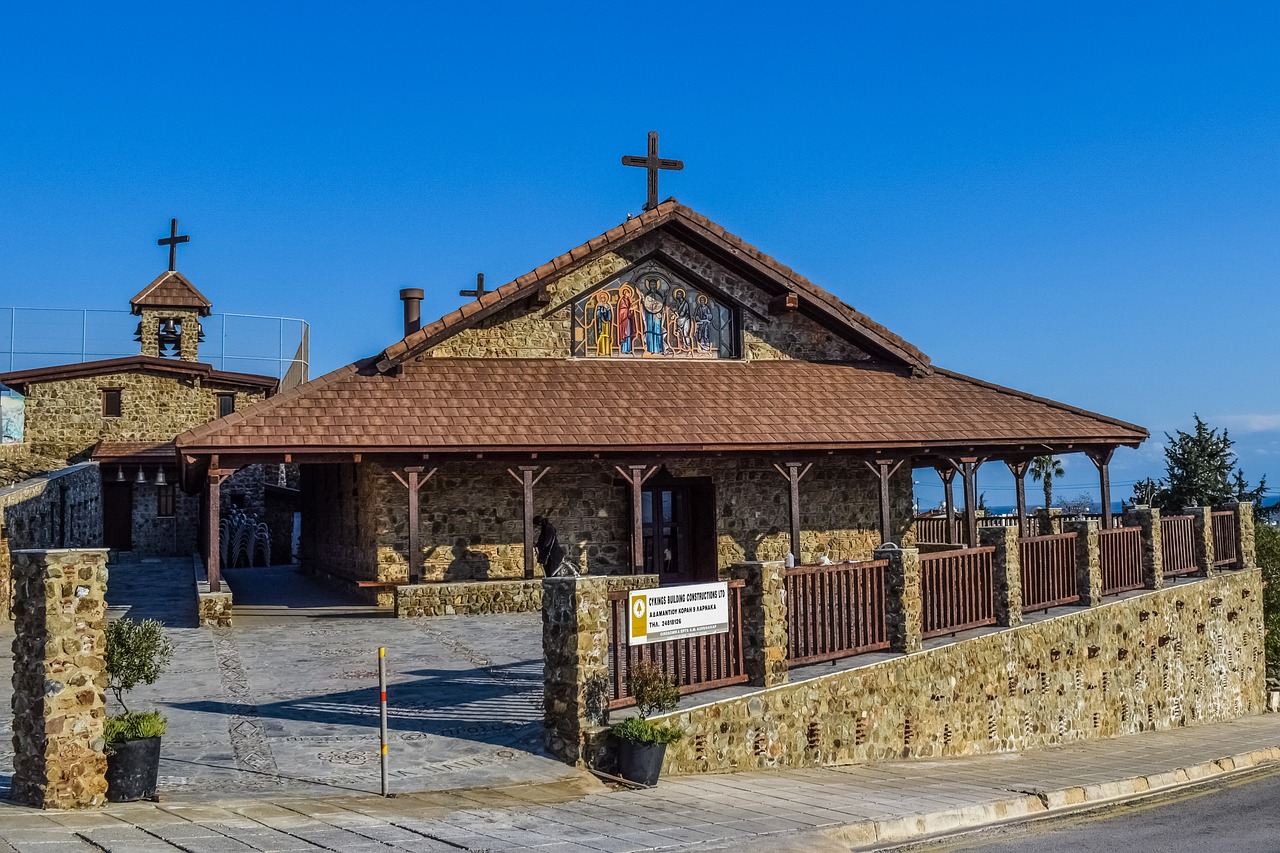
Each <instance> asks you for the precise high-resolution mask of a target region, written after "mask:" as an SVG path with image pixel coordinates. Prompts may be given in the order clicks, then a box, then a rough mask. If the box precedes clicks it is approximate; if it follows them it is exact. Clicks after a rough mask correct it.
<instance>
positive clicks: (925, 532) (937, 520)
mask: <svg viewBox="0 0 1280 853" xmlns="http://www.w3.org/2000/svg"><path fill="white" fill-rule="evenodd" d="M951 523H952V525H953V526H954V525H956V521H955V519H952V521H951ZM915 524H916V541H917V542H950V541H951V537H950V536H948V535H947V517H946V516H945V515H929V516H919V517H917V518H916V520H915Z"/></svg>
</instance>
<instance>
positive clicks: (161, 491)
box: [156, 483, 174, 518]
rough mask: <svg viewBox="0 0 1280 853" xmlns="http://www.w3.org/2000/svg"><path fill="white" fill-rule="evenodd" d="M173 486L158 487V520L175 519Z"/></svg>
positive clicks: (169, 484)
mask: <svg viewBox="0 0 1280 853" xmlns="http://www.w3.org/2000/svg"><path fill="white" fill-rule="evenodd" d="M173 488H174V487H173V484H172V483H167V484H165V485H163V486H156V518H173V498H174V491H173Z"/></svg>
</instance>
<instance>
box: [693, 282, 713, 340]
mask: <svg viewBox="0 0 1280 853" xmlns="http://www.w3.org/2000/svg"><path fill="white" fill-rule="evenodd" d="M713 316H714V314H713V312H712V310H711V305H710V304H708V302H707V297H706V296H705V295H704V294H701V293H699V294H698V307H697V308H695V309H694V312H693V317H694V325H695V327H696V328H697V332H696V334H697V338H698V349H700V350H704V351H705V350H710V349H711V319H712V317H713Z"/></svg>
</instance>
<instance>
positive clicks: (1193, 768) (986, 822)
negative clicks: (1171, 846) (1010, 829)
mask: <svg viewBox="0 0 1280 853" xmlns="http://www.w3.org/2000/svg"><path fill="white" fill-rule="evenodd" d="M1276 761H1280V747H1267V748H1264V749H1257V750H1252V751H1250V752H1242V753H1238V754H1236V755H1229V756H1226V757H1224V758H1218V759H1214V760H1212V761H1205V762H1201V763H1199V764H1191V765H1188V766H1186V767H1179V768H1176V769H1174V770H1167V771H1164V772H1161V773H1148V774H1145V775H1141V776H1130V777H1128V778H1125V779H1117V780H1115V781H1111V782H1099V783H1096V784H1093V785H1083V786H1072V787H1068V788H1059V789H1057V790H1053V791H1041V790H1028V791H1019V792H1016V793H1015V792H1011V793H1012V794H1013V795H1012V796H1009V797H1004V798H1001V799H998V800H991V801H988V802H985V803H975V804H973V805H968V806H960V807H957V808H953V809H944V810H942V811H936V812H930V813H928V814H920V815H910V816H905V817H895V818H879V819H874V820H864V821H858V822H857V823H849V824H843V825H841V826H831V827H824V828H822V829H821V830H819V832H820V833H821V834H822V835H824V836H826V837H827V838H829V839H831V840H832V841H836V842H839V843H841V844H843V845H849V846H850V847H851V848H852V849H853V850H864V849H874V848H876V847H880V846H883V845H885V844H902V843H906V842H910V841H924V840H927V839H929V838H933V837H937V836H943V835H948V834H952V833H956V832H962V831H966V830H972V829H979V828H982V827H987V826H995V825H997V824H1002V823H1008V822H1010V821H1016V820H1022V819H1026V818H1032V817H1043V816H1047V815H1050V814H1053V813H1056V812H1063V811H1071V810H1077V809H1080V808H1083V807H1090V806H1098V805H1106V804H1110V803H1115V802H1117V801H1123V800H1126V799H1131V798H1135V797H1143V796H1147V795H1150V794H1156V793H1161V792H1164V791H1169V790H1173V789H1176V788H1181V787H1185V786H1188V785H1194V784H1198V783H1200V782H1204V781H1206V780H1208V779H1212V778H1215V777H1218V776H1225V775H1227V774H1230V773H1238V772H1240V771H1243V770H1249V769H1252V768H1255V767H1260V766H1262V765H1264V764H1270V763H1272V762H1276Z"/></svg>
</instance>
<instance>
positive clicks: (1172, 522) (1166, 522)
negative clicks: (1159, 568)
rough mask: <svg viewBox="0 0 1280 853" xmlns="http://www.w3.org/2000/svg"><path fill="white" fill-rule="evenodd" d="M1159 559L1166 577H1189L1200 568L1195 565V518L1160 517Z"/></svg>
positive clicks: (1187, 516) (1185, 516)
mask: <svg viewBox="0 0 1280 853" xmlns="http://www.w3.org/2000/svg"><path fill="white" fill-rule="evenodd" d="M1160 557H1161V561H1162V562H1163V564H1164V574H1165V575H1166V576H1176V575H1189V574H1191V573H1192V572H1194V571H1197V570H1198V569H1199V568H1200V567H1199V566H1197V565H1196V535H1195V516H1192V515H1165V516H1161V518H1160Z"/></svg>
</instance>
